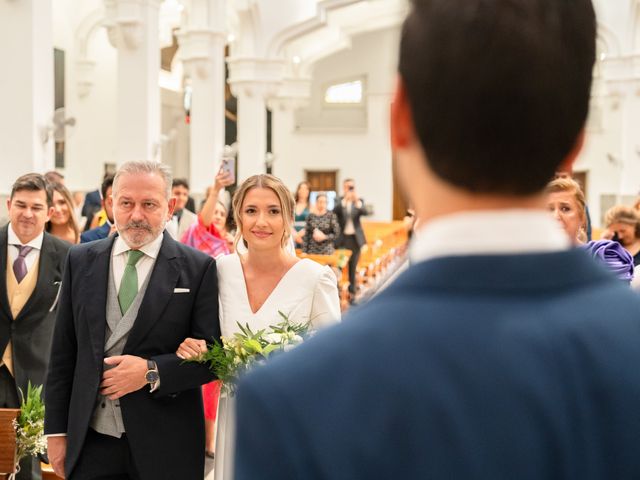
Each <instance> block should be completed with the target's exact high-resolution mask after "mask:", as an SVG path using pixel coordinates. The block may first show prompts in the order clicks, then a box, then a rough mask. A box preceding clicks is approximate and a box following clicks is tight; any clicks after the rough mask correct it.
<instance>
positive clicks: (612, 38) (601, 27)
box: [597, 22, 622, 58]
mask: <svg viewBox="0 0 640 480" xmlns="http://www.w3.org/2000/svg"><path fill="white" fill-rule="evenodd" d="M597 38H598V40H600V43H601V44H602V45H603V46H604V47H605V50H606V51H604V52H600V53H604V54H606V56H607V57H608V58H610V57H617V56H619V55H622V48H621V44H620V40H619V39H618V37H617V36H616V34H615V33H614V32H613V30H611V29H610V28H609V27H608V26H607V25H605V24H604V23H601V22H598V37H597Z"/></svg>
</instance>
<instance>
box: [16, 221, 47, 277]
mask: <svg viewBox="0 0 640 480" xmlns="http://www.w3.org/2000/svg"><path fill="white" fill-rule="evenodd" d="M43 238H44V232H40V235H38V236H37V237H36V238H34V239H33V240H31V241H30V242H29V243H25V244H24V245H23V244H22V242H21V241H20V239H19V238H18V235H16V232H14V231H13V228H12V227H11V224H9V228H8V232H7V256H8V260H9V263H8V265H9V266H13V262H15V260H16V258H18V255H20V250H19V249H18V247H17V245H22V246H25V247H33V250H31V251H30V252H29V253H27V255H25V257H24V263H25V265H26V266H27V271H28V272H30V271H31V267H33V264H34V263H36V260H37V259H38V257H39V256H40V250H42V239H43Z"/></svg>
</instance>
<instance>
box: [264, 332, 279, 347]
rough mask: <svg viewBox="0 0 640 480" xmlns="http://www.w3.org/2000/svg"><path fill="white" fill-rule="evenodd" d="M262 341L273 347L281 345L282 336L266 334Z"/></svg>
mask: <svg viewBox="0 0 640 480" xmlns="http://www.w3.org/2000/svg"><path fill="white" fill-rule="evenodd" d="M264 339H265V340H266V341H267V342H269V343H271V344H274V345H277V344H280V343H282V340H283V339H282V334H280V333H267V334H266V335H265V336H264Z"/></svg>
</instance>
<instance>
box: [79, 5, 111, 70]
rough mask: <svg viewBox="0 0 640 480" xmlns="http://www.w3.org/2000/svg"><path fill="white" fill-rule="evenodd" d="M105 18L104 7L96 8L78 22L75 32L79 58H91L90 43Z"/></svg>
mask: <svg viewBox="0 0 640 480" xmlns="http://www.w3.org/2000/svg"><path fill="white" fill-rule="evenodd" d="M104 20H105V11H104V9H103V8H96V9H95V10H93V11H91V12H90V13H89V14H87V15H86V16H85V17H84V18H83V19H82V21H81V22H80V23H79V24H78V27H77V28H76V32H75V38H76V45H77V51H78V59H81V60H89V43H90V41H91V39H92V38H93V36H94V34H95V33H96V32H97V31H98V29H99V28H100V27H102V26H103V23H104Z"/></svg>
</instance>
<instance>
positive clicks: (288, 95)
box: [267, 78, 311, 111]
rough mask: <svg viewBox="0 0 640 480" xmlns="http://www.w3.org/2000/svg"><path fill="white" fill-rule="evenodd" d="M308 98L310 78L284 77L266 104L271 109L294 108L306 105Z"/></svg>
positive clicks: (309, 95) (309, 94)
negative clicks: (275, 92)
mask: <svg viewBox="0 0 640 480" xmlns="http://www.w3.org/2000/svg"><path fill="white" fill-rule="evenodd" d="M310 98H311V78H285V79H284V81H283V82H282V84H281V85H280V88H279V89H278V92H277V94H276V96H275V97H273V98H271V99H269V100H268V102H267V105H268V106H269V108H271V109H272V110H281V111H286V110H296V109H299V108H303V107H306V106H308V105H309V100H310Z"/></svg>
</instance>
